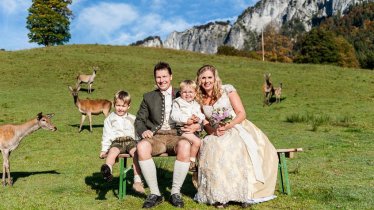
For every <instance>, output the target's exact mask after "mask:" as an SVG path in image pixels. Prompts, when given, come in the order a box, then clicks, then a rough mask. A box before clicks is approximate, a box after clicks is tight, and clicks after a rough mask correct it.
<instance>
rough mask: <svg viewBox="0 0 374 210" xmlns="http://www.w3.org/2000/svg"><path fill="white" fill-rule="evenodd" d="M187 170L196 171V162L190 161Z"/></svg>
mask: <svg viewBox="0 0 374 210" xmlns="http://www.w3.org/2000/svg"><path fill="white" fill-rule="evenodd" d="M188 170H189V171H191V172H196V171H197V165H196V162H193V161H191V163H190V168H189V169H188Z"/></svg>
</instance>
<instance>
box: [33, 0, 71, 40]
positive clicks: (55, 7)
mask: <svg viewBox="0 0 374 210" xmlns="http://www.w3.org/2000/svg"><path fill="white" fill-rule="evenodd" d="M71 3H72V0H32V5H31V7H30V8H29V10H28V11H29V16H28V17H27V22H26V23H27V25H26V28H27V29H29V30H30V33H28V34H27V36H28V37H29V39H30V40H29V42H36V43H37V44H39V45H44V46H53V45H62V44H64V43H65V42H68V41H69V39H70V37H71V35H70V32H69V30H70V28H69V26H70V18H71V17H72V15H73V13H72V11H71V10H70V9H69V8H68V7H67V6H68V5H69V4H71Z"/></svg>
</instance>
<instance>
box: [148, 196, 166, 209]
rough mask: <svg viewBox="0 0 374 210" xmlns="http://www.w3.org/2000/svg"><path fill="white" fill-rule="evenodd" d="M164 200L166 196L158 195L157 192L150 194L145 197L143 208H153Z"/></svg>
mask: <svg viewBox="0 0 374 210" xmlns="http://www.w3.org/2000/svg"><path fill="white" fill-rule="evenodd" d="M162 201H164V197H162V196H158V195H155V194H150V195H148V197H147V199H145V201H144V204H143V208H145V209H148V208H152V207H154V206H157V205H158V204H160V203H162Z"/></svg>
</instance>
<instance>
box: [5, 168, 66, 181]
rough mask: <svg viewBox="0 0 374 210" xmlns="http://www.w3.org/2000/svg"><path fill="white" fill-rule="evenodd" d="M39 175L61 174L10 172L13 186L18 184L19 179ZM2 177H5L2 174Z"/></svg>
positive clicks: (54, 172)
mask: <svg viewBox="0 0 374 210" xmlns="http://www.w3.org/2000/svg"><path fill="white" fill-rule="evenodd" d="M37 174H60V173H59V172H57V171H55V170H50V171H34V172H10V176H11V177H12V180H13V184H14V183H16V182H17V180H18V179H19V178H24V177H29V176H32V175H37ZM0 176H3V174H2V173H1V174H0Z"/></svg>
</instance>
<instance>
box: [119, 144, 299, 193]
mask: <svg viewBox="0 0 374 210" xmlns="http://www.w3.org/2000/svg"><path fill="white" fill-rule="evenodd" d="M301 151H303V149H302V148H292V149H277V153H278V160H279V163H278V177H279V189H280V191H281V192H282V193H285V194H287V195H291V187H290V181H289V178H288V170H287V161H286V158H294V156H295V153H296V152H301ZM168 156H169V155H168V154H167V153H162V154H161V155H158V156H154V157H168ZM174 157H175V156H174ZM127 158H131V156H130V155H129V154H120V155H119V156H118V159H119V171H120V172H119V174H120V175H119V190H118V197H119V199H123V198H124V197H125V196H126V182H127V178H128V177H127V172H129V171H130V170H131V169H132V165H129V166H127Z"/></svg>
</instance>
